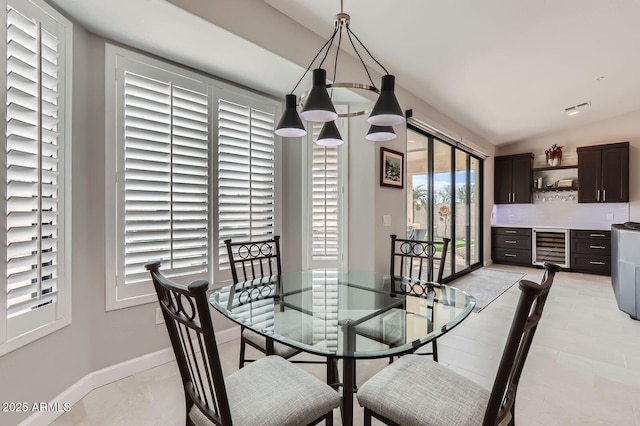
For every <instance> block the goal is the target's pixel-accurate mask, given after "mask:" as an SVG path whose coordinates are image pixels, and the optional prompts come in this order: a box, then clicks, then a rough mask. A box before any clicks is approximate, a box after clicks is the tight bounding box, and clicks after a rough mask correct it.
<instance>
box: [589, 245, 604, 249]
mask: <svg viewBox="0 0 640 426" xmlns="http://www.w3.org/2000/svg"><path fill="white" fill-rule="evenodd" d="M589 248H590V249H600V250H604V249H605V248H606V247H605V246H589Z"/></svg>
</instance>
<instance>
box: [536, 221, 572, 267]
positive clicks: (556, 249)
mask: <svg viewBox="0 0 640 426" xmlns="http://www.w3.org/2000/svg"><path fill="white" fill-rule="evenodd" d="M569 247H570V245H569V230H568V229H556V228H533V234H532V235H531V250H532V252H531V255H532V258H533V264H534V265H543V264H544V262H550V263H554V264H556V265H558V266H560V267H562V268H568V267H569V259H570V257H569Z"/></svg>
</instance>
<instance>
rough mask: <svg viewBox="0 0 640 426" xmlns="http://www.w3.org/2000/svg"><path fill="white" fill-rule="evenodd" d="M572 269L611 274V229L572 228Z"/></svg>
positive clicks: (589, 272)
mask: <svg viewBox="0 0 640 426" xmlns="http://www.w3.org/2000/svg"><path fill="white" fill-rule="evenodd" d="M571 270H573V271H575V272H585V273H588V274H599V275H611V231H599V230H591V231H590V230H572V231H571Z"/></svg>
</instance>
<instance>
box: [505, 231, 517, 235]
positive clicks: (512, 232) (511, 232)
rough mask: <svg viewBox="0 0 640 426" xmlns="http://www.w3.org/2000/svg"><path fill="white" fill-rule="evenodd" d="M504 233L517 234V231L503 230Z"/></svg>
mask: <svg viewBox="0 0 640 426" xmlns="http://www.w3.org/2000/svg"><path fill="white" fill-rule="evenodd" d="M504 233H505V234H517V233H518V231H504Z"/></svg>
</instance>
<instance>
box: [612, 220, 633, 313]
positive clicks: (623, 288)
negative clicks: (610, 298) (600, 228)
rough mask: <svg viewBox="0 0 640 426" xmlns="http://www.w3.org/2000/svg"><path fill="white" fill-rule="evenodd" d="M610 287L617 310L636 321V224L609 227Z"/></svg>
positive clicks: (628, 223)
mask: <svg viewBox="0 0 640 426" xmlns="http://www.w3.org/2000/svg"><path fill="white" fill-rule="evenodd" d="M611 284H612V285H613V292H614V293H615V295H616V301H617V302H618V308H620V310H621V311H623V312H626V313H628V314H629V316H630V317H631V318H633V319H635V320H638V319H640V318H639V316H640V223H636V222H627V223H624V224H616V225H611Z"/></svg>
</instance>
